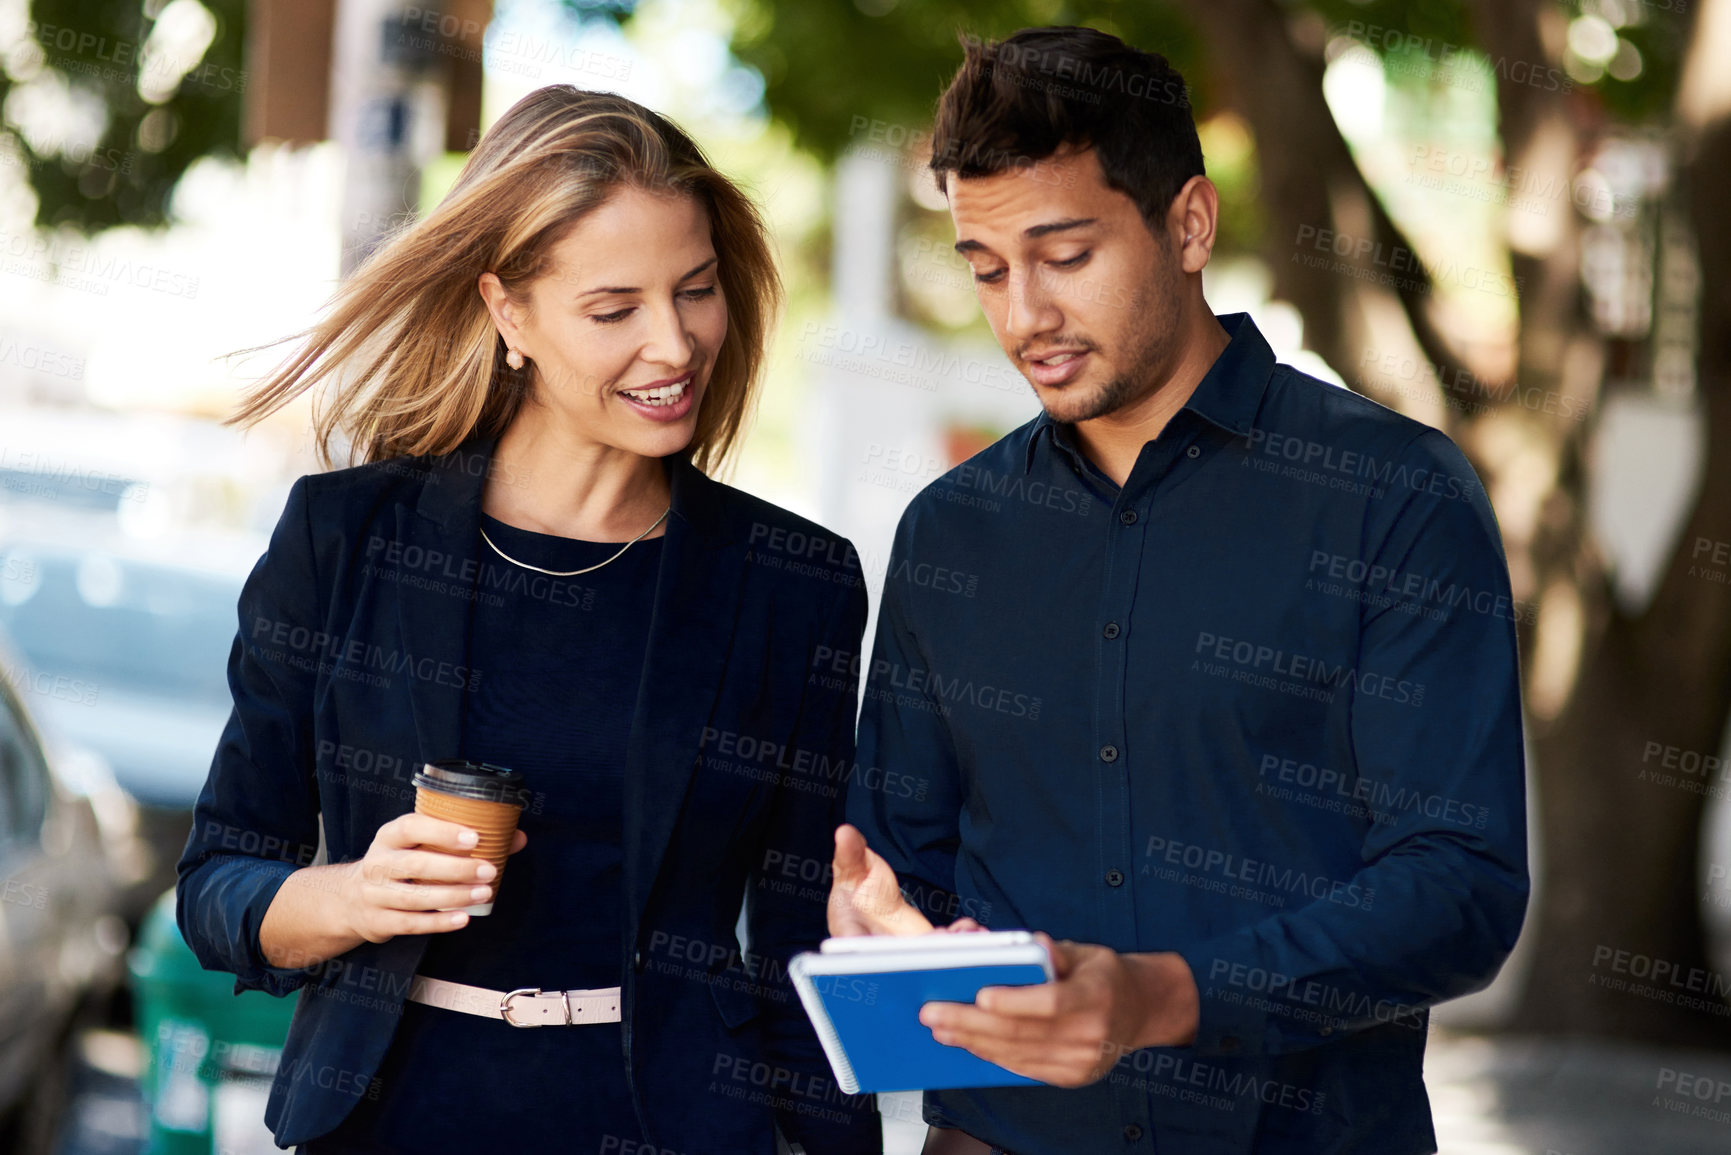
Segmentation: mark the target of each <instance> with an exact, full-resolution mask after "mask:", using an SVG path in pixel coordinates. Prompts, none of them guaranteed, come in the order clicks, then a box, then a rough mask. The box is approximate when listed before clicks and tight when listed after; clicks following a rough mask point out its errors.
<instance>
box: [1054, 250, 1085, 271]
mask: <svg viewBox="0 0 1731 1155" xmlns="http://www.w3.org/2000/svg"><path fill="white" fill-rule="evenodd" d="M1093 255H1094V250H1092V249H1087V250H1085V251H1083V252H1080V253H1077V254H1076V255H1075V256H1073V257H1071V258H1070V259H1069V260H1067V261H1053V262H1052V267H1053V268H1056V269H1073V268H1075V267H1076V266H1077V265H1079V264H1081V263H1082V262H1083V261H1085V260H1087V259H1088V258H1089V257H1091V256H1093Z"/></svg>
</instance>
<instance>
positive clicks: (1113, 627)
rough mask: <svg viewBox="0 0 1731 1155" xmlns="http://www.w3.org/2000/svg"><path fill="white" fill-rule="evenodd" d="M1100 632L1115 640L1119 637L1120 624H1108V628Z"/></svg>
mask: <svg viewBox="0 0 1731 1155" xmlns="http://www.w3.org/2000/svg"><path fill="white" fill-rule="evenodd" d="M1100 632H1101V633H1103V634H1105V635H1106V636H1107V637H1108V638H1115V637H1117V636H1118V623H1117V622H1107V623H1106V628H1105V629H1104V630H1102V631H1100Z"/></svg>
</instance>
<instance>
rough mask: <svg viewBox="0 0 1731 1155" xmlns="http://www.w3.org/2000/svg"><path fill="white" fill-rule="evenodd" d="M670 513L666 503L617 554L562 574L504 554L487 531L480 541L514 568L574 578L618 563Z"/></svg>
mask: <svg viewBox="0 0 1731 1155" xmlns="http://www.w3.org/2000/svg"><path fill="white" fill-rule="evenodd" d="M672 512H673V505H672V503H671V502H670V503H668V506H667V508H666V509H664V510H662V511H661V516H660V517H658V518H656V519H655V521H654V524H652V525H650V527H649V528H648V529H646V530H644V531H643V532H642V533H640V534H638V535H637V536H636V537H634V538H632V539H631V540H630V541H628V542H626V543H625V544H624V545H622V546H620V547H619V552H618V553H616V554H614V555H613V556H612V557H610V558H608V559H607V561H603V562H596V563H595V564H594V565H592V566H585V567H584V568H582V569H574V570H569V571H567V572H564V573H561V572H560V571H558V570H552V569H542V568H541V567H540V566H538V565H530V564H529V563H528V562H526V561H518V560H517V559H516V558H514V557H512V556H511V555H510V554H508V553H506V552H505V551H504V550H502V549H500V548H499V547H498V546H497V545H495V544H494V542H493V539H492V538H490V537H488V536H487V531H486V529H485V528H483V529H482V530H481V540H482V541H484V542H486V543H487V544H488V545H490V546H493V552H494V553H496V554H498V555H499V556H500V557H502V558H504V559H505V560H506V561H508V562H510V563H511V564H512V565H514V566H521V567H522V568H523V569H532V570H534V571H535V572H536V573H544V574H546V575H547V576H548V577H576V576H577V575H578V574H585V573H594V572H595V571H596V570H598V569H600V568H601V567H602V566H604V565H607V564H608V562H615V561H618V560H619V559H620V558H621V557H624V556H625V551H626V550H628V549H630V548H631V547H632V546H634V545H636V544H637V543H638V542H640V541H642V540H643V539H644V538H646V537H648V536H649V535H650V534H651V533H652V532H654V530H655V526H657V525H660V524H661V523H662V522H664V521H666V520H667V515H668V514H670V513H672Z"/></svg>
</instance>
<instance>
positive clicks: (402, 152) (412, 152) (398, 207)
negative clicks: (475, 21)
mask: <svg viewBox="0 0 1731 1155" xmlns="http://www.w3.org/2000/svg"><path fill="white" fill-rule="evenodd" d="M430 15H431V17H432V19H431V22H430V23H431V28H432V31H431V32H430V33H429V32H426V31H423V28H424V19H425V13H424V10H423V9H420V8H416V7H413V6H408V5H404V4H402V3H401V2H400V0H337V19H336V40H335V43H334V45H333V55H332V61H331V118H330V129H329V135H330V139H332V140H334V141H336V142H337V144H338V145H340V146H341V147H342V155H343V200H342V205H343V208H342V222H341V236H342V246H343V251H342V275H343V276H345V277H346V276H348V275H349V274H350V273H351V272H353V271H354V269H355V267H356V266H357V265H359V264H360V263H361V262H362V261H363V260H365V259H366V257H367V255H368V254H369V253H371V252H372V251H373V249H374V247H375V246H376V245H377V244H378V242H379V240H380V239H381V238H382V237H383V236H384V235H385V234H386V233H387V232H389V231H390V230H391V229H392V228H394V227H396V226H398V225H400V224H402V223H404V222H405V221H407V220H408V219H410V216H411V215H412V214H413V213H414V211H415V209H416V208H417V207H418V206H419V203H420V182H421V168H422V166H423V165H424V164H425V163H426V162H427V161H428V160H430V159H432V157H433V156H434V155H435V154H436V153H437V152H438V151H439V149H440V148H441V147H442V146H443V143H444V125H445V94H444V91H443V89H442V87H441V86H440V85H439V84H438V82H437V79H436V77H435V76H434V74H433V70H432V68H431V64H432V63H433V61H435V60H436V59H437V58H438V48H439V47H440V43H441V42H440V32H439V16H438V14H437V13H431V14H430ZM453 43H460V42H456V41H453Z"/></svg>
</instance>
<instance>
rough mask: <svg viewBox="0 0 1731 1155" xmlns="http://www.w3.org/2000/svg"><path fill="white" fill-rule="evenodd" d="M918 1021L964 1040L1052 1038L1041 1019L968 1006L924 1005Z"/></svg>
mask: <svg viewBox="0 0 1731 1155" xmlns="http://www.w3.org/2000/svg"><path fill="white" fill-rule="evenodd" d="M920 1022H922V1023H924V1024H925V1025H926V1026H928V1027H930V1028H931V1029H932V1030H933V1031H941V1032H943V1033H944V1034H946V1035H953V1036H955V1037H957V1038H963V1039H994V1040H999V1041H1006V1040H1015V1041H1025V1042H1038V1041H1040V1040H1043V1039H1047V1038H1049V1037H1050V1036H1051V1026H1050V1024H1049V1023H1047V1022H1044V1021H1041V1020H1040V1019H1037V1018H1032V1017H1028V1018H1022V1017H1012V1016H1009V1015H997V1014H993V1013H992V1012H991V1011H983V1010H981V1009H980V1008H979V1007H973V1006H969V1005H968V1004H967V1003H927V1004H926V1005H925V1006H923V1007H921V1008H920Z"/></svg>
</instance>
